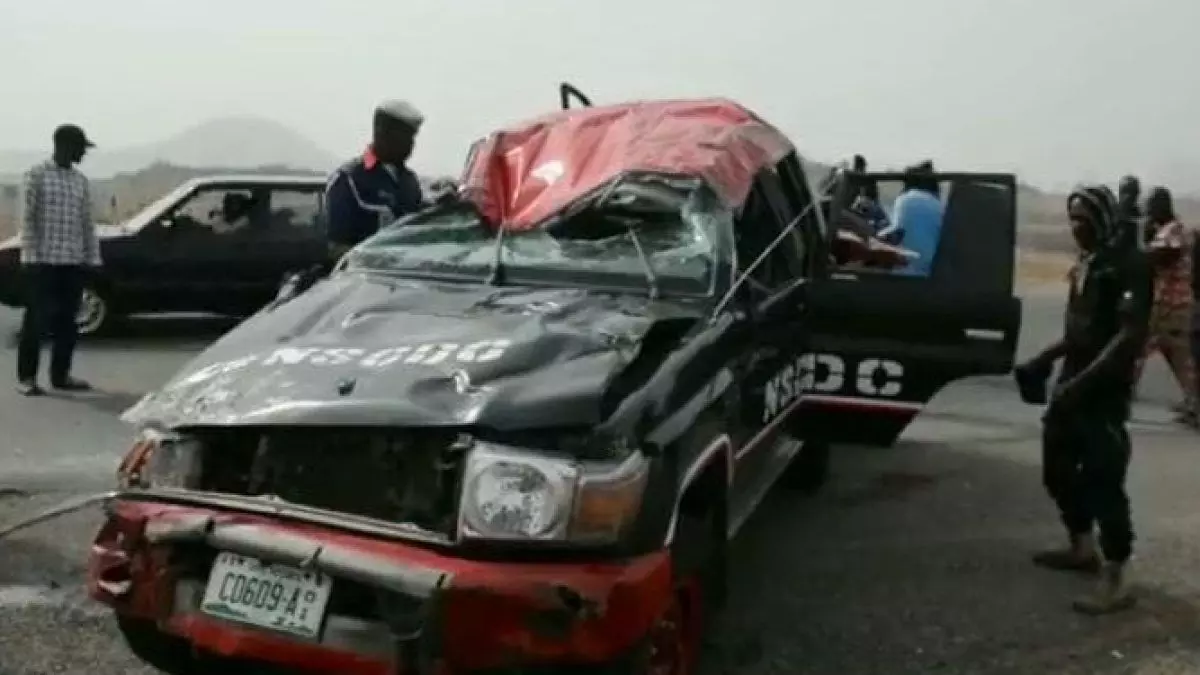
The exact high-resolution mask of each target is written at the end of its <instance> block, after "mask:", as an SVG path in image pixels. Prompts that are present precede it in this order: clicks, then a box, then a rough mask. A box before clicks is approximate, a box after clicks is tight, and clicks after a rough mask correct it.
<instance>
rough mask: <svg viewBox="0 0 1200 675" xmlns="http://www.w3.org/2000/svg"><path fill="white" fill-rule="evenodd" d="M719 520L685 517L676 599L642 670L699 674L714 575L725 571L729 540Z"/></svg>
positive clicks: (675, 565) (675, 567)
mask: <svg viewBox="0 0 1200 675" xmlns="http://www.w3.org/2000/svg"><path fill="white" fill-rule="evenodd" d="M715 529H716V528H715V527H714V526H713V519H711V518H705V519H699V518H694V517H682V516H681V517H680V520H679V524H678V526H677V528H676V532H675V541H674V542H673V544H672V546H671V563H672V579H673V582H674V589H673V593H672V598H671V603H670V605H668V607H667V609H666V611H665V612H664V613H663V616H662V617H661V618H660V619H659V621H658V623H657V624H656V625H655V627H654V628H653V630H652V631H651V634H650V637H649V640H648V644H647V649H646V654H645V658H644V660H643V662H642V663H641V664H640V665H638V666H636V667H635V668H634V669H633V672H634V673H637V675H695V673H696V672H698V668H699V665H700V649H701V644H702V640H703V637H704V630H705V628H706V626H707V623H708V621H707V612H708V609H709V606H710V603H711V599H712V592H711V591H712V588H713V585H714V583H713V582H714V579H713V577H714V575H716V574H722V575H723V574H724V565H723V564H721V563H720V562H718V561H719V560H723V558H724V541H723V538H722V540H721V541H715V539H716V538H715V537H714V536H713V534H714V532H715Z"/></svg>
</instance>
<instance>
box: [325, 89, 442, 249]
mask: <svg viewBox="0 0 1200 675" xmlns="http://www.w3.org/2000/svg"><path fill="white" fill-rule="evenodd" d="M424 121H425V118H424V116H423V115H422V114H421V113H420V112H419V111H418V110H417V109H416V108H414V107H413V106H412V105H411V104H409V103H407V102H405V101H388V102H385V103H382V104H380V105H379V106H378V107H376V108H375V118H374V124H373V135H372V139H371V144H370V145H369V146H367V149H366V151H364V152H363V154H362V155H361V156H359V157H356V158H354V159H352V160H350V161H349V162H346V163H345V164H343V165H342V166H340V167H338V169H337V170H336V171H334V172H333V174H332V175H331V176H330V177H329V182H328V184H327V185H326V188H325V208H326V223H327V227H328V231H327V235H326V236H327V238H328V241H329V252H330V258H331V260H332V261H336V260H337V259H338V258H340V257H342V255H343V254H344V253H345V252H346V251H348V250H350V249H351V248H353V247H354V246H355V245H357V244H358V243H359V242H361V241H362V240H364V239H366V238H367V237H370V236H371V235H373V234H375V233H376V232H377V231H378V230H379V228H380V227H386V226H388V225H390V224H392V223H393V222H395V221H396V220H397V219H398V218H401V217H403V216H406V215H408V214H410V213H413V212H415V211H417V210H418V209H420V208H421V184H420V183H419V182H418V181H417V175H416V174H415V173H413V172H412V171H411V170H410V169H409V168H408V167H407V166H406V164H405V163H406V162H407V161H408V158H409V156H411V155H412V150H413V142H414V140H415V139H416V135H417V132H418V131H419V130H420V128H421V124H422V123H423V122H424Z"/></svg>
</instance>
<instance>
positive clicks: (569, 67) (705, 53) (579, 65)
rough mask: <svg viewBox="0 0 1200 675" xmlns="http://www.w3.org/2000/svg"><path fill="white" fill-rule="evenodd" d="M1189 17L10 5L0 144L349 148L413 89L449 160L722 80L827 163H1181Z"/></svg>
mask: <svg viewBox="0 0 1200 675" xmlns="http://www.w3.org/2000/svg"><path fill="white" fill-rule="evenodd" d="M1198 27H1200V2H1197V1H1195V0H1145V1H1144V2H1140V3H1139V2H1133V0H988V1H986V2H985V0H841V1H837V0H827V1H822V2H816V1H814V0H736V1H735V0H338V1H334V0H286V1H285V0H236V1H234V0H205V1H204V2H197V3H186V4H185V3H180V2H171V1H168V0H153V1H151V0H106V1H104V2H98V1H97V0H40V1H39V2H23V1H18V0H0V63H3V64H5V71H6V72H5V78H4V86H3V91H4V95H3V96H2V97H0V147H4V148H38V147H40V146H42V145H44V144H46V142H47V141H46V139H47V136H48V135H49V132H50V130H51V129H52V128H53V126H54V124H56V123H57V122H59V121H62V120H66V119H68V118H69V119H71V120H74V121H77V122H78V123H80V124H82V125H83V126H84V127H85V128H86V129H87V130H88V131H89V133H90V134H91V135H92V136H94V137H95V139H96V140H97V141H98V142H100V143H102V144H104V145H106V146H109V147H114V146H124V145H134V144H140V143H146V142H153V141H156V140H158V139H160V138H163V137H166V136H168V135H170V134H173V133H175V132H177V131H180V130H181V129H183V128H184V127H186V126H188V125H191V124H194V123H196V122H199V121H202V120H204V119H206V118H210V117H214V116H221V115H228V114H253V115H261V116H266V117H270V118H273V119H276V120H278V121H280V122H283V123H285V124H287V125H288V126H291V127H293V128H294V129H296V130H297V131H300V132H302V133H304V134H305V135H307V136H308V137H310V138H312V139H313V140H314V141H315V142H317V143H318V144H320V145H322V146H324V147H326V148H328V149H329V150H330V151H332V152H334V153H336V154H338V155H347V156H348V155H349V154H351V153H353V152H354V151H356V150H357V149H358V148H359V147H360V146H361V145H362V144H363V142H364V140H365V137H366V134H367V132H368V126H369V117H370V109H371V108H372V106H373V105H374V104H375V102H376V101H377V100H378V99H381V98H390V97H403V98H408V99H410V100H412V101H413V102H415V103H416V104H417V105H418V106H419V107H420V108H422V109H423V110H424V111H425V113H426V115H427V117H428V122H427V125H426V127H425V129H424V131H423V132H422V136H421V139H420V141H419V147H418V150H417V153H416V156H415V158H414V161H413V164H414V166H415V168H417V169H418V170H424V171H439V172H440V171H457V169H458V168H459V166H460V164H461V160H462V156H463V152H464V150H465V148H466V145H467V143H468V142H469V141H471V140H472V139H474V138H475V137H476V136H479V135H481V134H483V133H485V132H486V131H488V130H489V129H490V128H493V127H495V126H498V125H502V124H504V123H507V122H511V121H514V120H517V119H520V118H522V117H526V116H529V115H531V114H537V113H539V112H542V111H545V110H547V109H549V108H552V107H554V106H556V105H557V93H556V85H557V83H558V82H559V81H560V80H563V79H568V80H571V81H573V82H574V83H576V84H577V85H579V86H580V87H581V88H582V89H584V90H585V91H586V92H588V93H589V94H590V95H591V97H592V98H593V99H594V100H596V101H616V100H627V99H631V98H640V97H678V96H702V95H723V96H729V97H732V98H735V99H737V100H739V101H740V102H742V103H743V104H745V105H747V106H749V107H750V108H753V109H755V110H756V111H757V112H759V113H761V114H762V115H764V116H765V117H766V118H767V119H768V120H770V121H771V122H773V123H775V124H776V125H777V126H779V127H781V128H782V129H783V130H784V131H785V132H787V133H788V134H789V135H790V136H792V138H793V140H795V141H796V143H797V145H799V146H800V148H801V151H802V152H804V153H806V154H808V155H810V156H813V157H815V158H819V159H833V158H841V157H844V156H847V155H849V154H851V153H853V152H856V151H859V152H863V153H865V154H867V155H868V157H869V158H871V159H872V160H874V161H875V162H877V163H889V164H890V163H900V162H905V161H906V160H909V159H912V158H914V157H919V156H920V157H924V156H932V157H934V158H935V159H937V160H939V161H940V163H941V164H942V165H943V166H945V167H949V166H951V165H953V166H954V167H957V168H964V169H984V168H993V169H1006V170H1007V169H1017V170H1020V172H1021V173H1022V174H1024V175H1025V176H1026V177H1027V178H1028V179H1030V180H1032V181H1034V182H1038V183H1051V184H1063V183H1071V182H1074V181H1075V180H1076V179H1080V178H1103V179H1107V180H1115V178H1116V174H1119V173H1122V172H1126V171H1137V172H1140V173H1143V174H1145V175H1147V176H1148V177H1150V178H1151V179H1154V178H1155V177H1158V178H1170V179H1174V180H1179V181H1182V180H1190V179H1191V173H1192V172H1193V171H1195V172H1197V173H1200V156H1198V155H1197V153H1198V152H1200V80H1198V78H1197V74H1196V70H1197V69H1198V68H1200V39H1197V33H1196V31H1197V28H1198ZM1179 187H1180V188H1184V187H1186V188H1188V189H1191V188H1194V187H1200V175H1197V176H1195V177H1194V182H1193V183H1192V184H1191V185H1187V186H1184V185H1180V186H1179Z"/></svg>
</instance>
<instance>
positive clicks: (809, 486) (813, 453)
mask: <svg viewBox="0 0 1200 675" xmlns="http://www.w3.org/2000/svg"><path fill="white" fill-rule="evenodd" d="M831 454H832V453H831V451H830V443H829V441H826V440H823V439H809V440H807V441H804V442H803V443H802V444H801V446H800V452H798V453H796V456H795V457H793V458H792V461H791V463H790V464H788V467H787V469H785V470H784V473H783V477H782V481H781V482H782V483H783V484H784V485H785V486H787V487H788V488H791V489H793V490H796V491H798V492H803V493H805V494H812V493H815V492H817V491H818V490H820V489H821V488H822V487H824V485H825V484H826V483H827V482H829V464H830V455H831Z"/></svg>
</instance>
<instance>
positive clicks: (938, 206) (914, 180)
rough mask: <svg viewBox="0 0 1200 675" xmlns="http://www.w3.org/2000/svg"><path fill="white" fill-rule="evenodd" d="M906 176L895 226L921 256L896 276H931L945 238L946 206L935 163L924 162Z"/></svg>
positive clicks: (894, 209) (894, 213)
mask: <svg viewBox="0 0 1200 675" xmlns="http://www.w3.org/2000/svg"><path fill="white" fill-rule="evenodd" d="M904 173H905V178H904V190H903V191H902V192H901V193H900V196H898V197H896V201H895V203H894V204H893V206H892V224H893V227H894V228H895V229H897V230H899V231H901V232H903V235H902V236H903V241H904V247H905V248H907V249H910V250H912V251H915V252H916V253H917V255H918V256H919V257H917V258H915V259H913V260H912V261H911V262H909V264H908V265H906V266H904V267H902V268H900V269H897V270H895V273H896V274H904V275H910V276H921V277H927V276H929V275H930V273H931V272H932V271H933V258H934V256H935V255H936V254H937V248H938V242H939V241H940V240H941V238H942V219H943V217H944V216H945V207H944V206H943V205H942V200H941V197H940V196H939V194H938V191H939V190H938V183H937V180H936V179H935V178H934V175H933V162H929V161H926V162H922V163H920V164H918V165H916V166H912V167H909V168H908V169H906V170H905V172H904Z"/></svg>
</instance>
